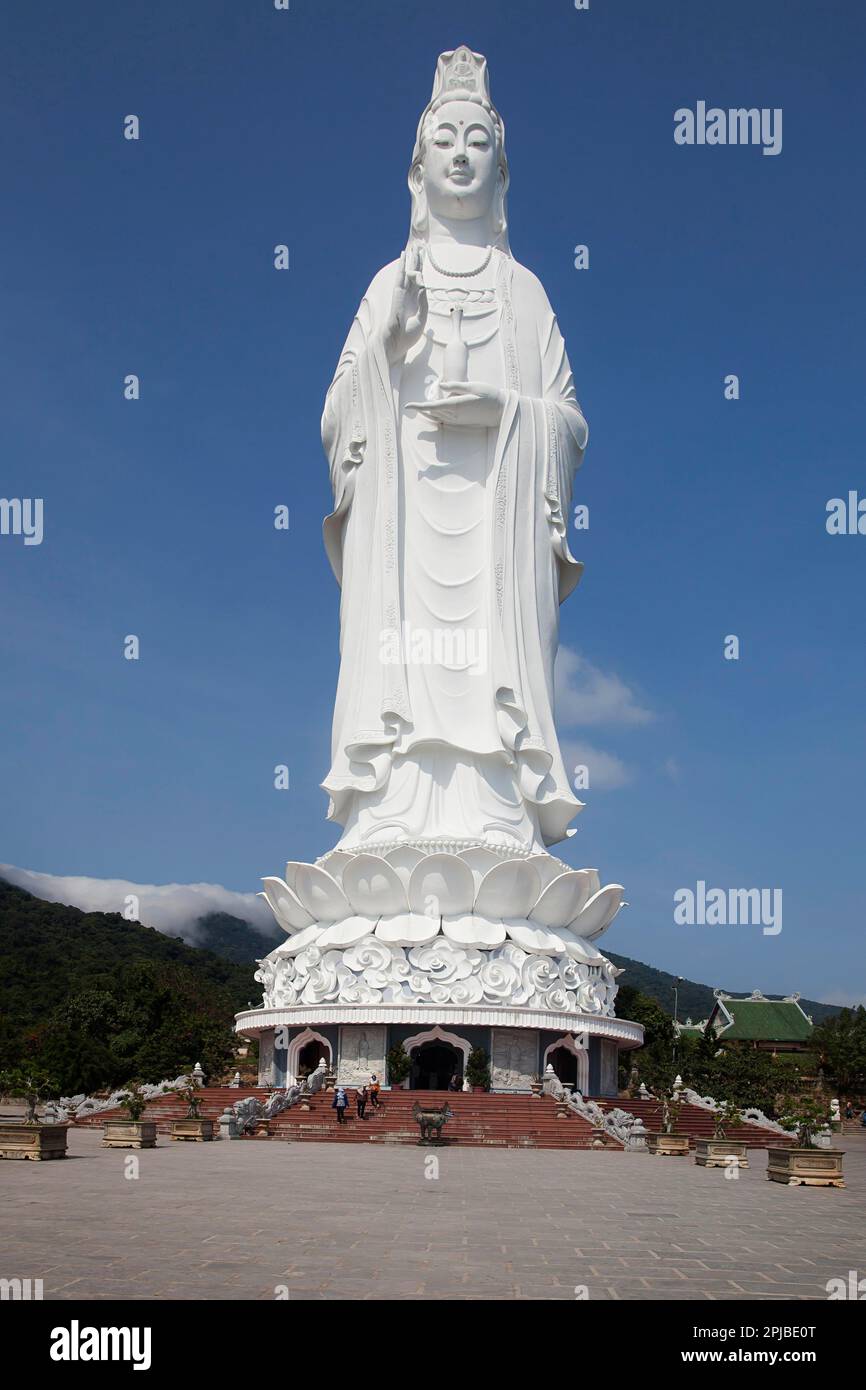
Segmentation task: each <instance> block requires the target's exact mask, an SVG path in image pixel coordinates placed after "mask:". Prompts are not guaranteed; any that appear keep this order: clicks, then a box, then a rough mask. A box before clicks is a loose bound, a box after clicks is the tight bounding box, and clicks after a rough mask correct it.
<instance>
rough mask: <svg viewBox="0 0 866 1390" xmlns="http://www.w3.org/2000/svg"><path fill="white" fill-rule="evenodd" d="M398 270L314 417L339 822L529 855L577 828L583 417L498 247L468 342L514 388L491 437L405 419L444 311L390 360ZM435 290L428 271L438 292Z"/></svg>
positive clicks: (387, 275) (430, 373) (474, 360)
mask: <svg viewBox="0 0 866 1390" xmlns="http://www.w3.org/2000/svg"><path fill="white" fill-rule="evenodd" d="M398 269H399V262H392V263H391V264H390V265H388V266H386V267H385V268H384V269H383V270H382V271H380V272H379V274H378V275H377V276H376V277H375V279H374V280H373V282H372V284H371V286H370V288H369V290H368V291H367V294H366V295H365V297H364V300H363V301H362V303H361V306H360V308H359V310H358V313H357V315H356V317H355V320H354V322H353V324H352V327H351V330H350V332H349V336H348V339H347V341H346V345H345V347H344V349H343V353H342V355H341V358H340V361H339V364H338V367H337V372H336V375H335V377H334V380H333V382H332V385H331V387H330V390H329V392H328V396H327V400H326V402H325V410H324V415H323V418H322V439H323V443H324V447H325V452H326V455H327V457H328V460H329V463H330V469H331V482H332V485H333V490H334V511H333V512H332V513H331V515H330V516H329V517H327V518H326V521H325V524H324V534H325V545H326V549H327V552H328V556H329V559H330V561H331V564H332V567H333V569H334V573H335V574H336V576H337V579H338V582H340V584H341V586H342V596H341V604H340V676H339V681H338V686H337V698H336V704H335V709H334V723H333V740H332V765H331V770H330V772H329V773H328V776H327V778H326V779H325V782H324V783H323V786H324V787H325V789H326V790H327V791H328V793H329V795H330V798H331V806H330V809H329V817H330V818H331V819H334V820H336V821H338V822H340V823H341V824H342V825H343V826H344V834H343V837H342V840H341V842H340V843H341V845H343V846H346V847H350V848H357V847H361V846H363V845H365V844H369V845H370V846H371V847H372V846H375V845H376V844H381V843H383V842H387V843H393V842H395V841H413V842H414V841H419V840H421V841H424V840H427V841H429V840H443V839H444V840H448V841H467V840H468V841H475V842H480V843H488V844H492V845H497V846H511V847H515V848H519V849H524V850H529V851H533V852H538V851H541V850H543V849H544V848H545V847H546V846H547V845H550V844H554V843H556V842H557V841H558V840H561V839H562V838H563V837H564V836H565V835H566V834H568V833H573V832H569V831H568V830H567V827H568V824H569V822H570V821H571V820H572V818H573V817H574V815H575V814H576V812H577V811H578V810H579V809H580V807H581V803H580V802H579V801H578V800H577V798H576V797H575V796H574V795H573V793H572V791H571V789H570V786H569V782H568V778H567V776H566V772H565V768H564V766H563V762H562V755H561V752H560V749H559V744H558V741H557V736H556V731H555V726H554V712H553V665H554V659H555V656H556V649H557V644H558V626H559V615H558V609H559V604H560V603H561V602H562V600H563V599H564V598H566V597H567V596H568V594H569V593H570V592H571V590H572V589H573V588H574V586H575V584H576V583H577V581H578V579H579V578H580V573H581V570H582V566H581V565H580V564H579V563H578V562H577V561H576V560H575V559H574V558H573V556H572V554H571V552H570V550H569V546H568V539H567V526H568V519H569V515H570V503H571V491H572V480H573V476H574V472H575V470H576V468H577V467H578V466H579V465H580V462H581V460H582V456H583V449H584V447H585V444H586V436H587V427H586V421H585V420H584V417H583V414H582V412H581V410H580V406H579V405H578V402H577V399H576V397H575V393H574V385H573V381H572V376H571V370H570V367H569V364H568V359H567V357H566V353H565V345H564V343H563V340H562V336H561V334H560V331H559V327H558V325H557V322H556V319H555V317H554V314H553V311H552V309H551V307H550V304H549V303H548V300H547V297H546V295H545V292H544V289H543V287H542V286H541V284H540V282H539V281H538V280H537V279H536V277H535V276H534V275H532V273H531V272H530V271H528V270H526V269H525V268H524V267H523V266H521V265H519V264H518V263H517V262H515V261H514V260H513V259H511V257H510V256H507V255H505V254H504V253H501V252H498V251H497V252H495V253H494V256H493V258H492V261H491V266H490V268H489V271H488V281H489V283H490V284H491V285H492V287H493V289H492V295H493V307H492V308H489V309H486V310H485V309H484V308H483V306H482V311H481V312H480V314H479V315H478V316H477V317H472V316H471V314H472V306H471V305H467V312H468V313H469V314H470V317H468V318H467V321H466V323H465V330H466V331H465V333H464V341H466V342H468V343H469V345H470V346H469V366H468V372H467V376H468V378H469V380H473V379H474V380H483V381H488V382H492V383H493V384H495V385H499V386H501V387H502V388H503V389H504V391H505V408H504V411H503V415H502V420H501V422H500V424H499V427H498V428H497V429H478V428H469V427H465V426H464V427H460V428H457V427H452V426H447V425H445V426H440V427H439V428H437V427H436V425H435V424H431V423H430V421H429V420H428V419H427V417H425V416H421V415H420V414H419V413H417V412H412V411H407V410H406V405H407V403H408V402H409V401H411V400H418V399H419V398H420V396H422V395H424V394H425V393H426V395H427V396H428V398H429V397H430V396H432V395H435V394H437V393H436V390H435V379H436V377H437V376H441V375H442V374H443V360H442V359H443V352H444V348H443V342H444V341H445V337H446V336H447V318H446V319H444V320H443V318H442V314H441V312H440V313H438V314H437V312H436V310H435V308H434V307H433V305H432V303H431V309H430V312H428V320H427V324H426V328H425V333H424V335H423V336H422V338H421V339H420V341H419V343H418V344H416V345H415V346H414V348H413V349H412V351H411V352H410V353H409V354H408V355H407V359H406V362H405V363H403V364H399V365H397V366H395V367H390V366H389V364H388V361H387V357H386V354H385V351H384V347H383V345H382V337H381V331H382V328H383V326H384V324H385V322H386V321H387V317H388V312H389V308H390V304H391V296H392V292H393V288H394V284H395V282H396V277H397V273H398ZM436 279H437V277H436V276H435V274H434V273H433V271H432V269H431V267H430V265H429V263H425V267H424V282H425V284H429V285H430V287H431V292H432V291H433V287H434V285H435V283H436ZM439 283H441V279H440V282H439ZM449 283H450V284H451V285H452V286H454V284H455V282H454V281H453V280H451V281H450V282H449ZM457 283H458V284H459V282H457ZM472 283H479V282H466V281H464V282H463V287H464V289H468V286H469V285H470V284H472ZM458 293H459V291H458ZM431 297H435V295H432V293H431ZM439 298H440V299H441V298H442V296H441V294H440V295H439ZM489 298H490V292H488V299H489ZM491 324H492V328H491ZM431 629H432V631H431ZM461 631H462V634H463V636H464V638H466V639H467V640H466V646H465V647H464V648H463V649H460V650H456V649H455V641H457V639H458V638H459V636H460V632H461ZM437 635H438V640H437ZM457 647H458V648H459V641H458V642H457ZM466 647H468V650H466Z"/></svg>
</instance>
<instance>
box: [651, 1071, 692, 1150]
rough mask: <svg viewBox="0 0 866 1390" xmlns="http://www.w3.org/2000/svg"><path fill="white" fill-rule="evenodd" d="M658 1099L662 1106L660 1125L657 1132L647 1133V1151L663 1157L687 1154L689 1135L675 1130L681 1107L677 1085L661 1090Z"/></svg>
mask: <svg viewBox="0 0 866 1390" xmlns="http://www.w3.org/2000/svg"><path fill="white" fill-rule="evenodd" d="M659 1101H660V1102H661V1107H662V1116H661V1125H662V1127H661V1130H660V1131H659V1132H658V1133H657V1134H652V1133H648V1134H647V1137H646V1147H647V1153H651V1154H658V1155H661V1156H663V1157H665V1156H666V1157H674V1156H676V1155H680V1156H682V1155H686V1156H688V1152H689V1135H688V1134H679V1133H678V1132H677V1122H678V1120H679V1117H680V1111H681V1110H682V1107H683V1102H682V1097H681V1095H680V1091H679V1087H678V1086H672V1087H671V1089H670V1090H667V1091H661V1092H660V1094H659Z"/></svg>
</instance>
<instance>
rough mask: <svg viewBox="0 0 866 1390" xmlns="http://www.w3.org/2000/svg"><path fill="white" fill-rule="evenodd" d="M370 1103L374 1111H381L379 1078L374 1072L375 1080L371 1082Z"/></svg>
mask: <svg viewBox="0 0 866 1390" xmlns="http://www.w3.org/2000/svg"><path fill="white" fill-rule="evenodd" d="M370 1103H371V1105H372V1106H373V1109H374V1110H378V1109H379V1078H378V1076H377V1075H376V1073H375V1072H373V1080H372V1081H371V1082H370Z"/></svg>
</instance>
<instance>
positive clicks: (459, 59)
mask: <svg viewBox="0 0 866 1390" xmlns="http://www.w3.org/2000/svg"><path fill="white" fill-rule="evenodd" d="M458 95H459V96H460V97H462V98H463V100H465V101H472V100H475V101H481V102H482V103H483V104H484V105H485V106H488V107H489V106H490V78H489V76H488V74H487V59H486V58H485V57H484V55H483V54H481V53H473V52H472V50H471V49H470V48H466V47H463V48H455V49H454V50H453V52H451V53H440V55H439V61H438V63H437V64H436V76H435V77H434V79H433V95H432V97H431V98H430V107H429V108H428V110H429V109H431V108H434V107H436V106H439V105H440V104H441V102H442V101H445V100H447V99H448V98H449V97H455V96H458Z"/></svg>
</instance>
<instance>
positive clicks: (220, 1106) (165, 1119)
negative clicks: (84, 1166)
mask: <svg viewBox="0 0 866 1390" xmlns="http://www.w3.org/2000/svg"><path fill="white" fill-rule="evenodd" d="M269 1095H270V1091H269V1090H266V1089H265V1087H263V1086H203V1087H202V1089H201V1090H200V1091H199V1092H198V1097H199V1106H200V1110H201V1116H202V1119H205V1120H218V1119H219V1117H220V1115H221V1114H222V1113H223V1111H224V1110H225V1109H226V1107H227V1106H231V1105H234V1103H235V1101H238V1100H244V1099H245V1098H246V1097H247V1096H258V1098H259V1100H260V1101H262V1102H264V1101H266V1100H267V1098H268V1096H269ZM186 1112H187V1106H186V1101H183V1100H181V1098H180V1096H178V1095H174V1094H173V1093H169V1094H168V1095H164V1096H158V1097H157V1098H156V1099H155V1100H152V1101H150V1102H149V1104H148V1107H147V1110H146V1111H145V1112H144V1116H143V1118H144V1119H145V1120H156V1128H157V1133H159V1134H168V1132H169V1129H170V1128H171V1122H172V1120H182V1119H183V1117H184V1116H185V1115H186ZM125 1115H126V1111H125V1110H121V1109H120V1108H119V1107H118V1108H117V1109H116V1110H100V1111H98V1112H97V1114H95V1115H83V1116H82V1117H81V1119H78V1120H75V1122H74V1123H75V1124H76V1125H79V1126H82V1127H84V1128H88V1129H89V1128H93V1127H94V1126H95V1127H96V1128H97V1129H98V1128H99V1127H100V1126H101V1124H102V1121H103V1120H106V1119H110V1120H116V1119H122V1118H123V1117H124V1116H125Z"/></svg>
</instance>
